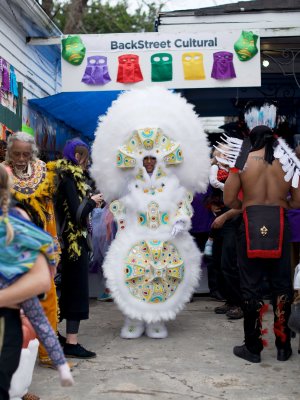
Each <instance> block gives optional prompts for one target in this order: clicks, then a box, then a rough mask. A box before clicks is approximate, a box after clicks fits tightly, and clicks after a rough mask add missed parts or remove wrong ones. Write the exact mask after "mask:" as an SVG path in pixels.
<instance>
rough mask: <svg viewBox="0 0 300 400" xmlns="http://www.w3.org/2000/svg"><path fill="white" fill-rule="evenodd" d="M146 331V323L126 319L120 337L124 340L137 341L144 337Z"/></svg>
mask: <svg viewBox="0 0 300 400" xmlns="http://www.w3.org/2000/svg"><path fill="white" fill-rule="evenodd" d="M144 331H145V323H144V321H139V320H138V319H131V318H126V319H125V323H124V325H123V327H122V329H121V333H120V336H121V338H123V339H137V338H139V337H141V336H142V334H143V333H144Z"/></svg>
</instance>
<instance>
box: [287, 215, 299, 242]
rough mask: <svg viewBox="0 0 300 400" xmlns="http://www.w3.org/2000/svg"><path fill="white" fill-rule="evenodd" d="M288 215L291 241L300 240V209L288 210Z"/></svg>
mask: <svg viewBox="0 0 300 400" xmlns="http://www.w3.org/2000/svg"><path fill="white" fill-rule="evenodd" d="M287 216H288V220H289V225H290V230H291V240H290V241H291V242H300V210H299V209H295V210H288V211H287Z"/></svg>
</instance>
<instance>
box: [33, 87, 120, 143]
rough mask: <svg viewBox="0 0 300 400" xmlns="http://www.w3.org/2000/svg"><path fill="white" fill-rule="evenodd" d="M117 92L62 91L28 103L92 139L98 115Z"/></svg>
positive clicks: (109, 103)
mask: <svg viewBox="0 0 300 400" xmlns="http://www.w3.org/2000/svg"><path fill="white" fill-rule="evenodd" d="M119 93H120V91H109V92H63V93H59V94H55V95H53V96H48V97H44V98H42V99H32V100H29V105H30V106H31V107H32V108H33V109H35V110H36V111H40V112H42V113H44V114H46V115H49V116H51V117H53V118H55V119H57V120H59V121H62V122H64V123H65V124H66V125H68V126H70V127H71V128H73V129H75V130H77V131H79V132H81V133H82V135H83V136H86V137H88V138H89V139H93V137H94V132H95V129H96V127H97V124H98V117H99V115H102V114H105V113H106V111H107V109H108V108H109V107H110V106H111V103H112V102H113V101H114V100H115V99H116V98H117V97H118V95H119Z"/></svg>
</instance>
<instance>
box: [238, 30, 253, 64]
mask: <svg viewBox="0 0 300 400" xmlns="http://www.w3.org/2000/svg"><path fill="white" fill-rule="evenodd" d="M257 40H258V35H255V34H254V33H253V32H251V31H249V32H247V31H242V33H241V35H240V37H239V39H238V40H237V41H236V42H235V43H234V50H235V52H236V54H237V56H238V58H239V60H240V61H249V60H251V58H253V57H254V56H255V55H256V54H257V53H258V48H257V45H256V43H257Z"/></svg>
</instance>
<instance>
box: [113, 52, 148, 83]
mask: <svg viewBox="0 0 300 400" xmlns="http://www.w3.org/2000/svg"><path fill="white" fill-rule="evenodd" d="M118 60H119V67H118V76H117V82H120V83H136V82H140V81H142V80H143V79H144V78H143V75H142V71H141V68H140V65H139V56H137V55H136V54H123V55H121V56H119V57H118Z"/></svg>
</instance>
